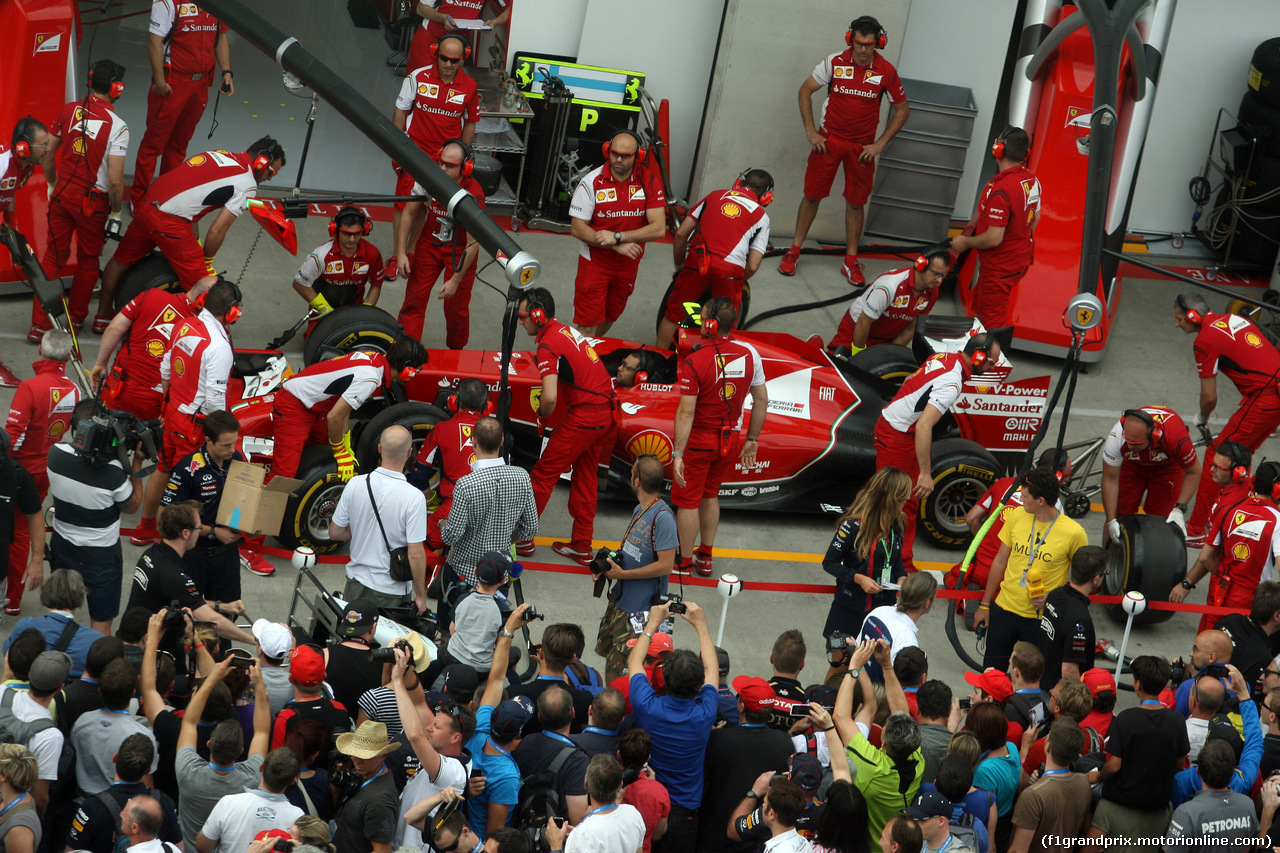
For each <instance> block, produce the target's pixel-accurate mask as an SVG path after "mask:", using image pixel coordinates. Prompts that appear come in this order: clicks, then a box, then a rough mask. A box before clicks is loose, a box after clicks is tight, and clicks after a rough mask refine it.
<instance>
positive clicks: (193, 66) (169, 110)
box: [131, 0, 236, 216]
mask: <svg viewBox="0 0 1280 853" xmlns="http://www.w3.org/2000/svg"><path fill="white" fill-rule="evenodd" d="M149 32H150V35H149V37H148V46H147V49H148V58H149V59H150V62H151V89H150V90H149V91H148V92H147V130H146V132H145V133H143V134H142V142H141V143H139V145H138V157H137V159H136V160H135V161H134V164H133V189H132V191H131V196H132V198H131V200H132V203H133V213H134V216H137V214H138V205H139V204H140V203H141V202H142V197H143V196H144V195H145V194H146V192H147V189H148V187H150V186H151V181H152V179H153V178H154V177H155V173H156V160H160V174H162V175H163V174H164V173H165V172H168V171H171V170H173V169H176V168H178V166H180V165H182V161H183V160H185V159H186V158H187V143H189V142H190V141H191V134H193V133H195V129H196V125H197V124H199V123H200V117H201V116H203V115H204V108H205V107H206V106H208V104H209V87H210V86H212V85H213V65H214V61H215V60H216V61H217V64H218V66H219V67H221V68H222V77H221V86H220V87H219V90H220V91H221V92H222V93H223V94H224V95H227V96H231V95H234V94H235V93H236V84H235V81H234V79H233V78H234V75H233V74H232V73H231V47H230V46H229V44H228V43H227V27H226V25H225V24H222V23H221V22H219V21H218V19H217V18H215V17H213V15H210V14H209V13H208V12H206V11H204V10H203V9H201V8H200V7H199V6H197V5H196V4H195V3H191V2H186V0H181V2H180V0H152V3H151V27H150V30H149Z"/></svg>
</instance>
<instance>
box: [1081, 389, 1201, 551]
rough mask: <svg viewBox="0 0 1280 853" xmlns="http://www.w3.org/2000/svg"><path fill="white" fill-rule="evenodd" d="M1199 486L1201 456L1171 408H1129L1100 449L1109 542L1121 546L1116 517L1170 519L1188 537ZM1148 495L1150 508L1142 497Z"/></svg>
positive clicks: (1184, 424) (1103, 498) (1183, 423)
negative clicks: (1139, 514)
mask: <svg viewBox="0 0 1280 853" xmlns="http://www.w3.org/2000/svg"><path fill="white" fill-rule="evenodd" d="M1199 483H1200V457H1199V456H1197V455H1196V448H1195V445H1194V444H1192V443H1191V436H1190V435H1189V434H1188V433H1187V425H1186V423H1185V422H1183V420H1182V418H1181V417H1179V415H1178V413H1177V412H1175V411H1174V410H1173V409H1170V408H1169V407H1167V406H1143V407H1142V408H1140V409H1126V410H1125V412H1124V414H1123V415H1121V416H1120V420H1119V421H1117V422H1116V425H1115V426H1114V427H1112V428H1111V432H1110V433H1109V434H1108V435H1107V440H1106V442H1105V443H1104V444H1103V445H1102V507H1103V510H1104V511H1105V512H1106V514H1107V522H1106V531H1107V537H1108V538H1109V539H1110V540H1111V541H1112V542H1119V541H1120V523H1119V522H1118V521H1116V516H1118V515H1133V514H1134V513H1136V512H1137V511H1138V506H1139V505H1142V511H1143V512H1145V513H1146V514H1147V515H1163V516H1167V518H1168V521H1169V523H1170V524H1172V525H1175V526H1176V527H1177V528H1178V529H1179V530H1181V531H1182V534H1183V535H1184V536H1185V535H1186V533H1187V523H1186V519H1185V513H1186V511H1187V504H1189V503H1190V502H1191V496H1192V495H1194V494H1195V493H1196V486H1198V485H1199ZM1144 492H1145V493H1146V496H1147V500H1146V503H1145V504H1143V502H1142V495H1143V493H1144Z"/></svg>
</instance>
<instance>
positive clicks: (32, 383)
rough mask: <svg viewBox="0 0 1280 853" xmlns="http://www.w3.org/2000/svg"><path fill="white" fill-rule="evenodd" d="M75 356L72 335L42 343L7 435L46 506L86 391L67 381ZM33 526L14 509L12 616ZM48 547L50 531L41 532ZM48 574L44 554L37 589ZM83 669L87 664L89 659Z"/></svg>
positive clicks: (17, 396) (56, 334)
mask: <svg viewBox="0 0 1280 853" xmlns="http://www.w3.org/2000/svg"><path fill="white" fill-rule="evenodd" d="M70 357H71V336H70V335H69V334H67V333H66V332H64V331H62V330H60V329H50V330H49V331H47V332H45V333H44V335H43V337H42V338H41V340H40V360H39V361H37V362H36V363H35V364H32V365H31V368H32V369H33V370H34V371H35V374H36V375H35V376H33V377H31V378H30V379H24V380H22V381H21V382H19V383H18V388H17V390H16V391H14V392H13V402H12V403H11V404H10V406H9V420H8V422H7V423H6V424H5V431H6V432H7V433H8V434H9V444H10V445H11V447H12V449H11V450H10V451H9V456H10V458H11V459H13V461H14V462H17V463H18V464H19V465H21V466H22V467H23V468H26V469H27V472H28V473H30V474H31V477H32V479H34V480H35V482H36V489H37V490H39V492H40V503H42V504H43V503H44V499H45V496H46V495H48V493H49V474H48V472H47V471H46V470H45V466H46V464H47V462H48V459H49V448H50V447H52V446H53V445H54V444H55V443H56V442H57V441H58V439H59V438H60V437H61V436H62V435H63V434H64V433H65V432H66V431H67V426H68V425H69V423H70V420H71V410H72V409H74V408H75V406H76V403H77V402H79V400H80V387H79V386H78V385H76V384H75V383H74V382H72V381H71V380H70V379H68V378H67V374H66V369H67V359H69V358H70ZM30 529H31V528H30V527H29V525H28V524H27V518H26V516H25V515H24V514H23V513H22V511H21V510H19V509H18V508H16V507H15V508H14V510H13V542H12V544H11V545H10V546H9V586H8V587H7V588H6V591H5V592H6V595H7V596H8V599H9V600H8V602H6V603H5V605H4V612H5V615H6V616H17V615H18V613H20V612H21V610H22V594H23V591H24V590H25V588H26V580H25V579H26V571H27V566H28V565H30V560H29V559H28V553H27V552H28V551H29V550H30V547H31V536H30V533H29V531H30ZM38 535H39V537H40V541H41V544H42V545H43V543H44V531H43V530H41V531H40V532H39V533H38ZM43 571H44V560H43V550H42V551H41V560H40V572H38V573H35V574H33V575H32V576H31V581H32V585H31V587H32V589H35V588H36V587H38V586H40V576H41V573H43ZM80 662H81V664H83V663H84V660H83V656H82V657H81V661H80Z"/></svg>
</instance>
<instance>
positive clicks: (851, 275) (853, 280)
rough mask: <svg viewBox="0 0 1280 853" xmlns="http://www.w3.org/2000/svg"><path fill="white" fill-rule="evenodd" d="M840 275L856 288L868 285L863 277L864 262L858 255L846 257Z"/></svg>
mask: <svg viewBox="0 0 1280 853" xmlns="http://www.w3.org/2000/svg"><path fill="white" fill-rule="evenodd" d="M840 275H842V276H844V277H845V280H846V281H847V282H849V284H851V285H853V286H854V287H862V285H864V284H866V283H867V280H866V279H865V278H864V277H863V275H862V262H861V261H859V260H858V256H857V255H845V256H844V266H842V267H841V268H840Z"/></svg>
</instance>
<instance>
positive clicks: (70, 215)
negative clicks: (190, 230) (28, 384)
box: [27, 59, 129, 341]
mask: <svg viewBox="0 0 1280 853" xmlns="http://www.w3.org/2000/svg"><path fill="white" fill-rule="evenodd" d="M123 94H124V66H122V65H118V64H117V63H115V62H112V61H111V60H110V59H103V60H100V61H98V62H95V63H94V65H93V68H92V69H91V70H90V71H89V92H88V94H86V95H85V96H84V98H83V99H82V100H78V101H72V102H71V103H69V104H67V105H66V106H64V107H63V108H62V111H61V112H59V113H58V117H57V119H55V120H54V122H53V125H52V126H51V127H50V128H49V156H48V157H47V158H45V161H44V177H45V180H46V181H47V182H48V184H49V198H50V202H49V245H48V246H47V247H46V248H45V252H44V258H43V259H42V261H41V266H43V267H44V272H45V275H47V276H49V278H50V279H57V278H58V270H60V269H62V265H63V264H65V263H66V262H67V258H69V257H70V256H71V235H72V234H74V235H75V238H76V274H75V277H74V278H73V279H72V280H71V298H70V299H69V300H67V309H68V313H69V315H70V316H69V317H68V318H67V320H68V322H69V323H71V324H72V325H73V326H75V328H76V331H77V332H78V331H79V330H80V329H81V327H82V326H84V321H85V318H87V317H88V316H89V297H90V296H92V295H93V286H94V285H95V284H97V283H98V272H99V270H98V260H99V258H100V256H101V255H102V247H103V246H104V245H105V244H106V241H107V237H108V236H111V237H113V238H114V239H116V240H119V239H120V208H121V205H122V204H123V202H124V157H125V152H127V151H128V150H129V128H128V127H126V126H125V123H124V121H123V120H122V119H121V118H120V116H118V115H116V113H115V111H114V110H112V109H111V105H112V104H114V103H115V102H116V101H117V100H118V99H119V98H120V96H121V95H123ZM91 127H92V128H94V130H93V131H92V133H91V132H90V130H89V128H91ZM64 136H65V137H67V138H68V140H69V142H70V144H69V145H68V146H67V147H66V148H65V149H62V139H63V137H64ZM59 150H61V151H62V157H61V159H60V160H59V161H58V163H57V168H56V169H55V168H54V157H53V155H54V153H55V152H57V151H59ZM50 325H51V324H50V323H49V318H48V316H46V315H45V313H44V309H43V308H42V307H40V300H39V299H33V300H32V306H31V331H29V332H27V340H29V341H39V340H40V336H41V334H42V333H43V332H44V331H45V330H46V329H48V328H50Z"/></svg>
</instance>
